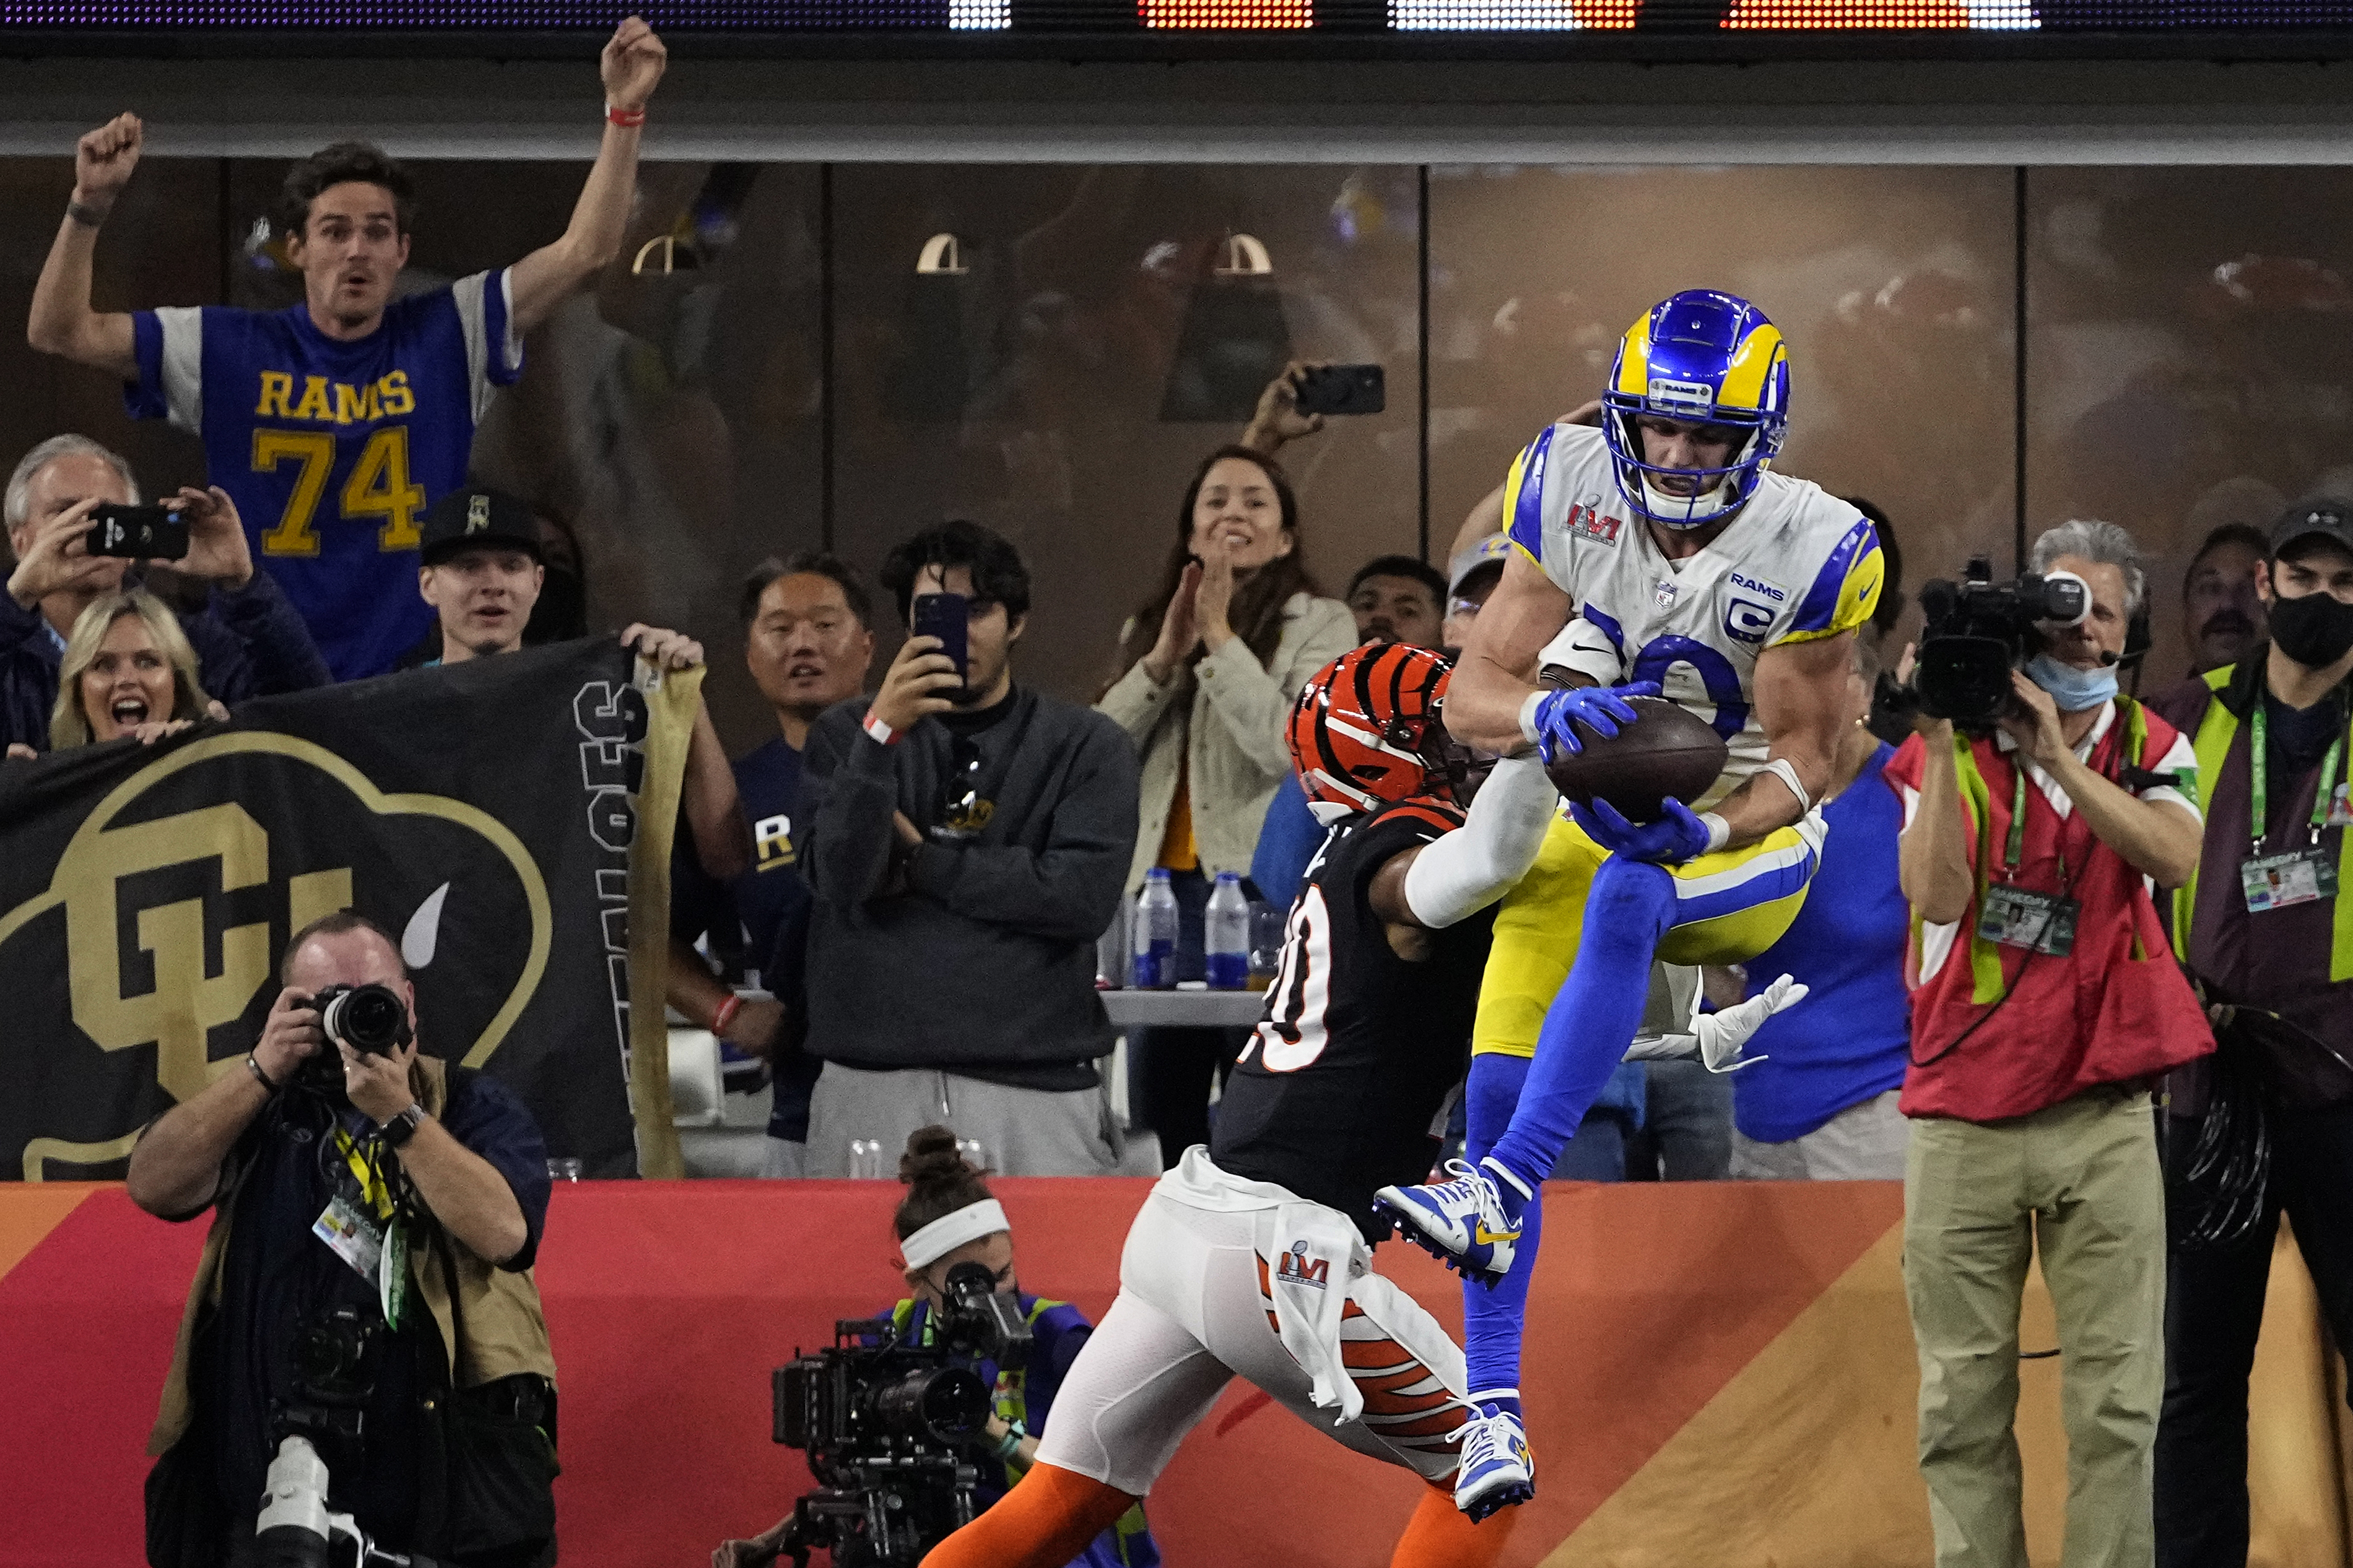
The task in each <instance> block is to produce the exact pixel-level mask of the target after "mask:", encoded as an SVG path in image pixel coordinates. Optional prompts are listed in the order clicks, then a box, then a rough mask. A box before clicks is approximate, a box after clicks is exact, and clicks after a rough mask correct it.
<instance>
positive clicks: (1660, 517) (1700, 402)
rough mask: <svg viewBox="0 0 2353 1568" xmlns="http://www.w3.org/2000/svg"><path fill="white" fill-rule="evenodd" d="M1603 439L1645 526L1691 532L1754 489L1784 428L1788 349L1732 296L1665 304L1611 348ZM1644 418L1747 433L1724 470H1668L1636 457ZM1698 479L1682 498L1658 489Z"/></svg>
mask: <svg viewBox="0 0 2353 1568" xmlns="http://www.w3.org/2000/svg"><path fill="white" fill-rule="evenodd" d="M1601 402H1602V416H1601V433H1602V435H1603V437H1605V438H1607V439H1608V441H1609V456H1610V459H1611V461H1612V462H1613V463H1614V464H1615V465H1616V468H1617V470H1618V489H1619V491H1620V493H1621V494H1623V495H1624V496H1625V498H1626V504H1627V505H1628V506H1630V507H1632V508H1633V509H1634V510H1635V511H1637V512H1639V513H1640V514H1641V515H1642V516H1643V517H1646V518H1648V519H1650V520H1651V521H1652V522H1657V523H1663V524H1664V525H1665V526H1667V527H1669V528H1696V527H1698V526H1700V525H1701V524H1702V523H1705V522H1711V521H1715V520H1716V519H1718V518H1720V517H1723V516H1724V515H1725V513H1727V512H1730V511H1732V510H1736V508H1738V507H1739V506H1741V505H1742V504H1743V503H1744V502H1746V500H1748V498H1749V497H1750V496H1751V495H1752V494H1754V493H1755V492H1756V489H1757V481H1758V480H1759V479H1763V478H1764V475H1765V470H1766V469H1767V468H1770V467H1771V466H1772V462H1773V458H1774V457H1775V455H1776V454H1778V452H1779V451H1780V450H1781V442H1782V440H1783V439H1784V438H1785V437H1787V436H1788V426H1789V349H1788V344H1787V343H1785V342H1782V341H1781V330H1780V329H1779V328H1778V327H1776V326H1775V325H1774V324H1773V323H1772V322H1770V321H1767V320H1766V319H1765V312H1764V311H1762V310H1758V309H1757V307H1756V306H1754V305H1752V304H1750V303H1749V302H1748V301H1747V300H1743V299H1741V298H1740V297H1739V296H1738V295H1736V294H1720V293H1718V292H1716V291H1715V289H1684V290H1683V292H1682V293H1680V294H1677V295H1675V296H1673V297H1672V299H1667V300H1661V301H1660V302H1659V303H1658V304H1656V305H1653V306H1652V307H1651V309H1650V310H1649V312H1648V313H1647V314H1645V315H1644V316H1643V317H1642V318H1641V320H1640V321H1636V322H1635V323H1634V324H1633V325H1632V326H1631V327H1629V328H1628V329H1627V330H1626V335H1625V336H1624V337H1622V338H1620V340H1619V341H1618V363H1616V364H1614V365H1612V366H1611V367H1610V371H1609V388H1608V390H1606V391H1605V392H1603V393H1602V395H1601ZM1644 415H1651V416H1655V417H1662V418H1667V419H1679V420H1689V421H1691V422H1693V423H1695V424H1706V425H1728V426H1732V427H1734V428H1735V429H1737V430H1745V431H1746V432H1747V433H1748V438H1747V439H1746V441H1745V442H1744V443H1742V444H1741V446H1740V447H1738V449H1737V450H1736V453H1735V456H1734V460H1733V461H1732V462H1731V463H1730V464H1729V465H1727V466H1725V467H1724V468H1661V467H1659V466H1657V465H1656V464H1653V463H1651V462H1650V461H1648V460H1647V459H1646V458H1644V456H1643V452H1642V432H1641V428H1640V426H1639V421H1640V420H1641V417H1642V416H1644ZM1667 474H1674V475H1679V476H1688V477H1690V478H1693V479H1697V480H1698V481H1699V484H1698V487H1697V488H1696V489H1694V491H1693V493H1692V494H1691V495H1689V496H1678V495H1674V494H1672V493H1671V492H1669V491H1666V490H1662V489H1659V488H1658V487H1657V486H1656V485H1655V484H1653V483H1652V482H1651V480H1652V479H1654V478H1657V477H1659V476H1662V475H1667Z"/></svg>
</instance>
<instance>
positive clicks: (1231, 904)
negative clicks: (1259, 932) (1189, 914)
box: [1202, 871, 1250, 991]
mask: <svg viewBox="0 0 2353 1568" xmlns="http://www.w3.org/2000/svg"><path fill="white" fill-rule="evenodd" d="M1202 925H1203V927H1204V930H1203V936H1204V939H1205V940H1204V942H1203V943H1202V945H1203V946H1204V947H1205V948H1207V949H1208V958H1209V989H1210V990H1212V991H1240V990H1241V989H1243V988H1244V987H1245V986H1247V985H1249V984H1250V900H1248V899H1246V898H1244V897H1242V879H1241V878H1240V877H1239V876H1237V875H1235V874H1234V873H1233V872H1231V871H1220V872H1219V873H1218V885H1217V886H1216V887H1215V888H1214V889H1210V892H1209V908H1208V913H1207V915H1206V916H1205V918H1204V919H1203V921H1202Z"/></svg>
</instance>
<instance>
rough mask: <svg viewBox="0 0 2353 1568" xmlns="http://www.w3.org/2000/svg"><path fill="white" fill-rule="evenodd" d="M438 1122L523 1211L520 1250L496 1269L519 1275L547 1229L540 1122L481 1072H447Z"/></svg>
mask: <svg viewBox="0 0 2353 1568" xmlns="http://www.w3.org/2000/svg"><path fill="white" fill-rule="evenodd" d="M441 1109H442V1112H443V1115H442V1119H441V1124H442V1125H443V1126H444V1127H446V1128H448V1131H449V1136H450V1137H452V1138H455V1139H456V1140H457V1141H458V1142H460V1143H463V1144H464V1145H465V1146H466V1147H467V1148H468V1149H470V1150H471V1151H472V1152H474V1153H476V1154H479V1155H480V1156H481V1157H482V1158H483V1159H485V1160H487V1161H489V1162H490V1163H491V1165H493V1166H494V1167H496V1168H497V1170H498V1173H499V1174H500V1175H501V1176H504V1177H505V1178H506V1179H507V1186H508V1188H509V1189H510V1190H511V1191H512V1192H513V1194H514V1196H515V1203H516V1204H517V1205H519V1206H520V1207H521V1208H522V1223H523V1228H524V1230H525V1231H526V1232H527V1233H528V1234H527V1235H525V1237H523V1244H522V1251H520V1252H518V1253H516V1254H515V1255H514V1256H513V1257H512V1258H508V1259H507V1260H506V1261H505V1262H504V1263H501V1265H499V1267H500V1268H508V1269H512V1270H513V1271H515V1272H517V1273H521V1272H522V1270H523V1269H526V1268H530V1267H531V1266H532V1263H533V1260H535V1259H536V1258H538V1257H539V1238H540V1237H541V1235H542V1234H543V1232H544V1231H545V1230H546V1228H547V1194H548V1180H547V1144H546V1142H544V1141H543V1139H542V1138H541V1137H540V1132H539V1123H538V1121H535V1120H534V1119H533V1116H532V1114H531V1111H530V1110H529V1109H528V1108H527V1107H525V1106H524V1104H523V1102H522V1100H520V1099H518V1098H517V1097H516V1095H515V1091H514V1090H512V1089H509V1088H508V1087H507V1086H506V1085H505V1084H502V1083H501V1082H500V1081H499V1080H498V1079H494V1078H492V1077H491V1075H490V1074H488V1073H486V1072H476V1071H470V1070H469V1069H467V1068H459V1067H452V1068H450V1069H449V1099H448V1103H447V1104H445V1105H444V1106H443V1107H442V1108H441Z"/></svg>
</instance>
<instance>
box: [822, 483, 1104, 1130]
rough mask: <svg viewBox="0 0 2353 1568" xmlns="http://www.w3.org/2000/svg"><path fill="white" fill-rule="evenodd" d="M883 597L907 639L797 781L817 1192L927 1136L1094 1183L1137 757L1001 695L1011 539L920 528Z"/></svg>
mask: <svg viewBox="0 0 2353 1568" xmlns="http://www.w3.org/2000/svg"><path fill="white" fill-rule="evenodd" d="M881 584H882V586H883V588H884V590H885V591H886V592H888V593H889V594H890V595H891V596H892V600H893V602H894V603H896V605H898V608H899V613H900V616H902V619H903V620H904V621H905V622H906V623H907V625H908V626H910V628H911V629H913V631H914V633H915V635H913V636H911V637H909V638H908V640H907V642H906V643H905V645H904V646H902V647H901V648H900V650H899V653H898V657H897V658H893V659H892V661H891V668H890V669H889V671H888V672H887V673H886V674H885V675H884V676H883V678H882V688H881V690H880V691H878V692H877V693H876V694H875V695H874V697H873V699H872V700H871V701H867V700H852V701H849V702H844V703H841V704H839V706H837V707H834V708H832V709H830V710H828V711H827V712H826V713H825V714H824V716H823V717H821V718H820V719H818V721H817V722H816V723H815V724H814V725H812V726H811V727H810V730H809V732H808V744H807V750H806V752H805V753H804V755H803V761H802V766H803V769H804V784H803V786H802V787H803V791H804V794H803V795H802V813H803V816H804V819H805V820H806V821H807V824H808V829H807V831H808V837H807V841H806V842H805V843H804V844H803V845H802V847H801V854H802V857H803V859H804V862H805V864H806V866H807V872H808V878H809V883H810V886H811V888H812V889H813V890H814V891H815V893H816V907H815V909H814V910H813V911H812V914H811V917H810V930H809V948H808V1037H807V1047H806V1048H807V1050H808V1052H809V1053H810V1054H811V1055H812V1056H815V1057H818V1058H822V1059H823V1060H824V1061H825V1062H826V1063H827V1064H828V1066H827V1068H826V1070H825V1072H824V1073H823V1074H822V1075H821V1076H820V1077H819V1078H818V1081H817V1087H816V1089H815V1090H814V1092H813V1094H812V1095H811V1098H810V1104H809V1126H808V1144H807V1174H809V1175H811V1176H842V1175H847V1174H848V1173H849V1145H850V1143H851V1142H852V1141H853V1140H876V1141H879V1142H881V1143H882V1144H883V1145H884V1146H885V1147H898V1146H900V1145H902V1144H903V1143H904V1142H906V1139H907V1135H908V1134H909V1133H911V1132H913V1131H915V1130H916V1129H917V1128H920V1127H923V1126H927V1125H930V1124H932V1123H935V1122H940V1123H945V1124H947V1125H950V1126H953V1127H955V1130H956V1131H958V1132H959V1133H961V1134H962V1135H964V1136H965V1137H966V1138H976V1139H978V1140H979V1141H980V1142H981V1144H982V1146H983V1150H984V1156H983V1158H984V1162H985V1163H987V1165H988V1167H989V1168H990V1169H991V1170H993V1171H996V1172H998V1173H1004V1174H1008V1175H1040V1176H1044V1175H1099V1174H1104V1173H1109V1172H1110V1171H1111V1170H1112V1169H1113V1167H1114V1166H1115V1165H1116V1163H1117V1161H1118V1133H1117V1126H1116V1122H1115V1121H1114V1120H1113V1117H1112V1115H1111V1111H1110V1104H1109V1099H1108V1096H1107V1094H1106V1093H1105V1087H1104V1083H1103V1077H1102V1075H1101V1074H1100V1073H1098V1072H1097V1070H1096V1068H1095V1067H1094V1062H1095V1061H1096V1059H1097V1058H1101V1057H1103V1056H1104V1055H1106V1054H1108V1053H1109V1052H1110V1050H1111V1048H1112V1027H1111V1022H1110V1019H1109V1018H1108V1017H1107V1016H1105V1014H1104V1012H1103V1004H1102V1002H1101V1000H1100V999H1098V997H1097V996H1096V994H1095V988H1094V971H1095V952H1094V944H1095V939H1096V937H1097V936H1099V935H1100V934H1101V933H1102V931H1103V928H1104V927H1105V926H1107V925H1109V924H1110V923H1111V921H1112V919H1113V916H1114V915H1115V914H1116V913H1117V911H1118V909H1119V904H1120V892H1121V889H1122V887H1123V885H1124V882H1125V879H1126V876H1127V866H1128V860H1129V858H1131V856H1132V854H1133V851H1134V842H1135V825H1136V805H1135V797H1136V768H1135V758H1134V751H1133V749H1132V748H1131V747H1130V746H1129V745H1128V742H1127V737H1126V736H1125V734H1124V733H1123V732H1122V731H1120V729H1119V728H1118V727H1117V726H1116V725H1114V724H1113V723H1112V721H1110V720H1108V719H1105V718H1103V717H1102V716H1101V715H1099V714H1097V713H1095V712H1093V711H1092V710H1088V709H1084V708H1080V707H1077V706H1075V705H1073V704H1071V703H1067V702H1062V701H1060V700H1056V699H1054V698H1051V697H1048V696H1045V695H1044V694H1042V693H1040V692H1038V691H1035V690H1032V689H1029V688H1027V687H1024V686H1020V685H1018V684H1016V683H1015V681H1014V679H1013V669H1012V651H1013V645H1014V644H1015V643H1017V642H1018V641H1019V640H1020V637H1021V634H1022V631H1023V629H1024V627H1025V626H1026V625H1027V622H1028V619H1029V569H1028V568H1027V567H1025V566H1024V565H1023V564H1022V562H1021V557H1020V554H1019V552H1017V551H1016V550H1015V549H1014V548H1013V545H1012V543H1011V542H1009V541H1008V540H1006V539H1005V538H1004V537H1003V536H1001V535H999V534H997V533H995V532H992V531H989V530H987V529H986V528H982V527H979V526H978V525H976V524H974V523H970V522H947V523H942V524H940V525H938V526H937V527H934V528H929V529H925V530H924V531H922V532H920V533H918V534H916V535H915V536H914V537H913V538H912V539H909V540H907V541H906V542H903V543H902V544H901V545H899V547H898V548H897V549H895V550H893V551H892V552H891V554H890V555H889V557H888V558H887V559H886V560H885V561H884V562H883V563H882V570H881ZM924 628H930V630H929V632H926V631H925V630H924ZM959 629H960V630H961V633H962V636H961V638H959V637H957V635H956V633H957V631H958V630H959ZM942 634H945V635H942ZM958 641H961V643H962V645H963V646H962V647H961V649H960V650H959V649H958V648H957V647H955V644H956V643H957V642H958ZM958 651H961V653H962V655H963V658H962V659H961V660H960V661H959V660H958V659H957V658H955V657H954V655H955V653H956V652H958Z"/></svg>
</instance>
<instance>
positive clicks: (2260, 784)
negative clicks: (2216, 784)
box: [2247, 697, 2345, 855]
mask: <svg viewBox="0 0 2353 1568" xmlns="http://www.w3.org/2000/svg"><path fill="white" fill-rule="evenodd" d="M2266 706H2267V704H2266V703H2265V702H2264V701H2263V699H2261V698H2260V697H2259V698H2257V699H2256V701H2255V711H2254V716H2253V719H2252V720H2250V721H2249V722H2250V723H2251V724H2252V726H2253V730H2254V734H2253V749H2252V750H2251V751H2250V752H2249V753H2248V756H2247V791H2248V795H2249V796H2250V808H2249V812H2248V815H2249V817H2250V818H2251V821H2250V826H2251V827H2252V828H2253V833H2254V838H2255V853H2257V854H2258V855H2260V854H2262V853H2263V836H2264V823H2265V821H2266V819H2267V818H2268V817H2269V816H2270V810H2269V805H2268V797H2269V795H2270V789H2269V787H2268V784H2267V781H2268V779H2269V777H2270V774H2271V771H2272V753H2271V750H2270V748H2269V747H2267V746H2265V745H2264V744H2263V734H2264V730H2265V724H2264V720H2263V709H2264V708H2265V707H2266ZM2344 758H2345V737H2344V736H2342V735H2339V736H2337V738H2336V739H2335V740H2333V741H2331V742H2328V755H2327V757H2326V758H2324V759H2323V760H2322V761H2321V764H2320V787H2319V788H2318V789H2316V790H2315V791H2314V792H2313V795H2312V841H2313V842H2314V843H2315V844H2317V843H2319V842H2320V830H2321V829H2322V828H2323V827H2324V826H2327V823H2328V803H2329V799H2330V797H2331V796H2333V795H2335V794H2336V793H2337V764H2338V763H2341V762H2343V761H2344Z"/></svg>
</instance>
